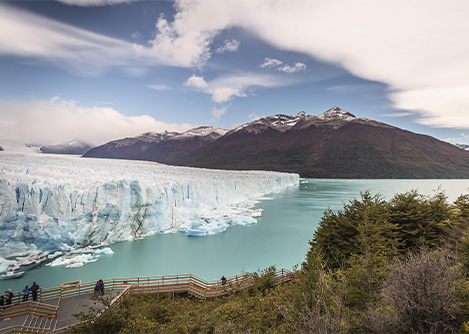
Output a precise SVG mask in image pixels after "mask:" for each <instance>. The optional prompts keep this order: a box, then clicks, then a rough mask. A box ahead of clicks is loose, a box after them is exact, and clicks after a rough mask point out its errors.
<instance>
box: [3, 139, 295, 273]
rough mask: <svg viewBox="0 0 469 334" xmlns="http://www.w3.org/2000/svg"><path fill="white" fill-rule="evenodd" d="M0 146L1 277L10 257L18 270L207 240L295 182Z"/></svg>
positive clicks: (289, 177) (243, 221)
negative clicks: (138, 244)
mask: <svg viewBox="0 0 469 334" xmlns="http://www.w3.org/2000/svg"><path fill="white" fill-rule="evenodd" d="M2 146H3V147H4V148H5V151H3V152H1V153H0V245H1V247H0V259H2V261H0V262H1V264H2V265H0V270H1V271H3V272H5V271H6V268H7V267H8V266H11V260H12V258H13V257H17V258H16V260H15V263H16V265H13V267H14V269H18V268H19V266H20V265H27V264H32V263H36V262H38V261H42V260H44V259H48V260H49V261H54V255H53V254H61V252H70V251H72V250H74V249H80V248H85V247H89V246H91V247H102V246H104V245H110V244H112V243H115V242H120V241H125V240H133V239H136V238H141V237H145V236H148V235H152V234H155V233H166V232H177V231H182V232H184V233H186V234H188V235H190V236H191V235H192V236H194V235H209V234H214V233H220V232H223V231H225V230H226V227H228V226H230V225H247V224H252V223H255V222H256V219H255V217H259V216H260V214H261V211H260V210H253V209H252V207H253V206H254V204H255V203H256V202H255V200H256V199H258V198H260V197H262V196H263V195H265V194H269V193H276V192H280V191H282V190H284V189H286V188H288V187H291V186H298V184H299V176H298V175H297V174H289V173H279V172H268V171H226V170H208V169H199V168H190V167H176V166H167V165H162V164H158V163H154V162H145V161H130V160H107V159H93V158H81V157H79V156H65V155H54V154H52V155H44V154H40V153H38V152H37V148H36V149H34V148H24V147H23V148H22V149H16V150H15V149H14V147H13V146H8V145H5V144H4V143H2ZM54 252H55V253H54ZM57 256H58V255H57ZM5 259H8V262H6V260H5ZM85 260H86V259H85ZM88 260H89V259H88ZM60 261H62V260H57V262H56V263H60ZM78 262H79V261H78ZM11 269H12V268H11V267H10V270H11Z"/></svg>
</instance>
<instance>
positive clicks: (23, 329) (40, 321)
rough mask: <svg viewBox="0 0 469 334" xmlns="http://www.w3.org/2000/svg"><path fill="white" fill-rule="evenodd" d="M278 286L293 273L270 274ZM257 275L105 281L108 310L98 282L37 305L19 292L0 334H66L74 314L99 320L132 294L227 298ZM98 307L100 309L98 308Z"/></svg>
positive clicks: (68, 286)
mask: <svg viewBox="0 0 469 334" xmlns="http://www.w3.org/2000/svg"><path fill="white" fill-rule="evenodd" d="M265 275H267V276H268V277H270V278H271V279H272V281H273V282H274V284H281V283H284V282H287V281H291V280H292V279H293V272H291V271H289V270H287V269H283V268H282V269H277V270H275V271H271V272H267V273H266V274H265ZM255 279H256V274H252V273H247V272H244V273H240V274H237V275H232V276H228V277H226V283H222V281H221V280H211V281H208V280H205V279H203V278H200V277H198V276H196V275H193V274H183V275H166V276H153V277H131V278H111V279H106V280H104V286H105V296H110V298H112V299H111V302H110V304H109V306H107V307H105V306H104V304H102V303H100V299H99V298H95V292H94V287H95V285H96V283H95V282H87V283H81V281H73V282H67V283H64V284H62V286H60V287H53V288H44V289H42V288H41V289H39V291H38V298H37V299H38V300H37V301H26V302H23V301H22V296H23V293H22V292H21V291H16V292H15V293H14V298H13V301H12V304H11V305H5V306H4V309H3V310H0V334H7V333H66V332H67V331H68V330H69V329H70V328H71V327H73V326H77V325H79V324H80V320H79V319H77V318H76V317H74V316H73V315H74V314H77V313H80V312H84V313H88V312H89V310H90V307H91V306H94V307H95V308H98V309H100V310H101V311H100V312H99V313H98V314H96V317H97V318H98V317H99V316H100V315H101V314H102V313H103V312H104V311H106V309H107V308H109V309H116V308H118V307H119V305H120V304H121V302H122V301H123V300H124V298H125V296H127V295H130V294H146V293H153V294H158V295H160V294H170V295H171V294H172V297H173V298H174V296H175V294H180V293H187V294H189V295H191V296H194V297H196V298H200V299H207V298H215V297H220V296H224V295H226V294H228V293H230V292H233V291H235V290H239V289H245V288H247V287H250V286H252V285H254V284H255ZM95 304H96V305H95Z"/></svg>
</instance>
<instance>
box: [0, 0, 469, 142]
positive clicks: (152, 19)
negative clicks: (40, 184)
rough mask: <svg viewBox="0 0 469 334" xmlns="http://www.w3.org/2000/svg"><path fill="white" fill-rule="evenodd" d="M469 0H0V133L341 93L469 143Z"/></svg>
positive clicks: (235, 109)
mask: <svg viewBox="0 0 469 334" xmlns="http://www.w3.org/2000/svg"><path fill="white" fill-rule="evenodd" d="M468 15H469V2H467V1H465V0H461V1H456V0H449V1H431V2H428V1H420V0H416V1H413V2H411V3H409V2H408V1H400V0H394V1H373V0H357V1H353V2H350V1H345V0H343V1H342V0H341V1H338V0H331V1H327V2H326V1H313V0H311V1H308V0H236V1H235V0H233V1H232V0H224V1H214V0H191V1H186V0H181V1H176V2H173V1H126V0H61V1H0V78H1V80H0V138H10V139H19V140H23V141H27V142H38V143H59V142H63V141H67V140H72V139H77V138H78V139H85V140H88V141H90V142H92V143H93V144H102V143H104V142H106V141H109V140H112V139H117V138H122V137H126V136H134V135H137V134H139V133H142V132H145V131H157V132H162V131H164V130H170V131H184V130H187V129H189V128H191V127H194V126H199V125H213V126H217V127H221V128H225V129H230V128H233V127H235V126H237V125H239V124H242V123H245V122H249V121H251V120H253V119H255V118H258V117H262V116H267V115H273V114H279V113H281V114H296V113H298V112H299V111H305V112H306V113H307V114H310V115H315V114H319V113H321V112H324V111H326V110H327V109H329V108H331V107H333V106H339V107H341V108H342V109H345V110H347V111H349V112H351V113H353V114H355V115H356V116H357V117H366V118H370V119H375V120H378V121H382V122H385V123H389V124H391V125H394V126H397V127H400V128H403V129H407V130H410V131H414V132H417V133H423V134H428V135H431V136H434V137H436V138H438V139H441V140H447V141H450V142H453V143H466V144H468V143H469V114H468V111H469V42H468V40H467V36H469V21H468V20H467V16H468Z"/></svg>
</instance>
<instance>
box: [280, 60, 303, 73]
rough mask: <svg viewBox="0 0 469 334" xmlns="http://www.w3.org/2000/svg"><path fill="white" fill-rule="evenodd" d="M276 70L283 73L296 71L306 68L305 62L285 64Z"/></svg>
mask: <svg viewBox="0 0 469 334" xmlns="http://www.w3.org/2000/svg"><path fill="white" fill-rule="evenodd" d="M278 70H279V71H282V72H285V73H296V72H300V71H304V70H306V64H304V63H300V62H298V63H295V65H293V66H290V65H287V64H285V65H283V66H282V67H279V68H278Z"/></svg>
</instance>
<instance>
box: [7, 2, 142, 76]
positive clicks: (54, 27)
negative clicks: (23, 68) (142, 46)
mask: <svg viewBox="0 0 469 334" xmlns="http://www.w3.org/2000/svg"><path fill="white" fill-rule="evenodd" d="M0 54H2V55H15V56H20V57H26V58H33V59H37V58H38V59H43V60H46V61H49V62H53V63H56V64H58V65H60V66H63V67H66V68H70V67H71V68H73V70H75V71H78V72H80V74H85V75H93V74H96V73H97V72H99V71H100V70H102V69H105V68H107V67H110V66H119V67H123V68H125V67H129V68H130V67H134V66H135V65H134V63H135V61H136V60H137V52H136V51H135V48H134V46H133V45H132V44H130V43H127V42H125V41H121V40H118V39H115V38H110V37H106V36H103V35H100V34H96V33H93V32H90V31H87V30H84V29H80V28H76V27H72V26H70V25H67V24H64V23H61V22H58V21H54V20H51V19H48V18H45V17H42V16H39V15H36V14H33V13H29V12H26V11H22V10H19V9H15V8H12V7H9V6H5V5H2V4H0Z"/></svg>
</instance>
